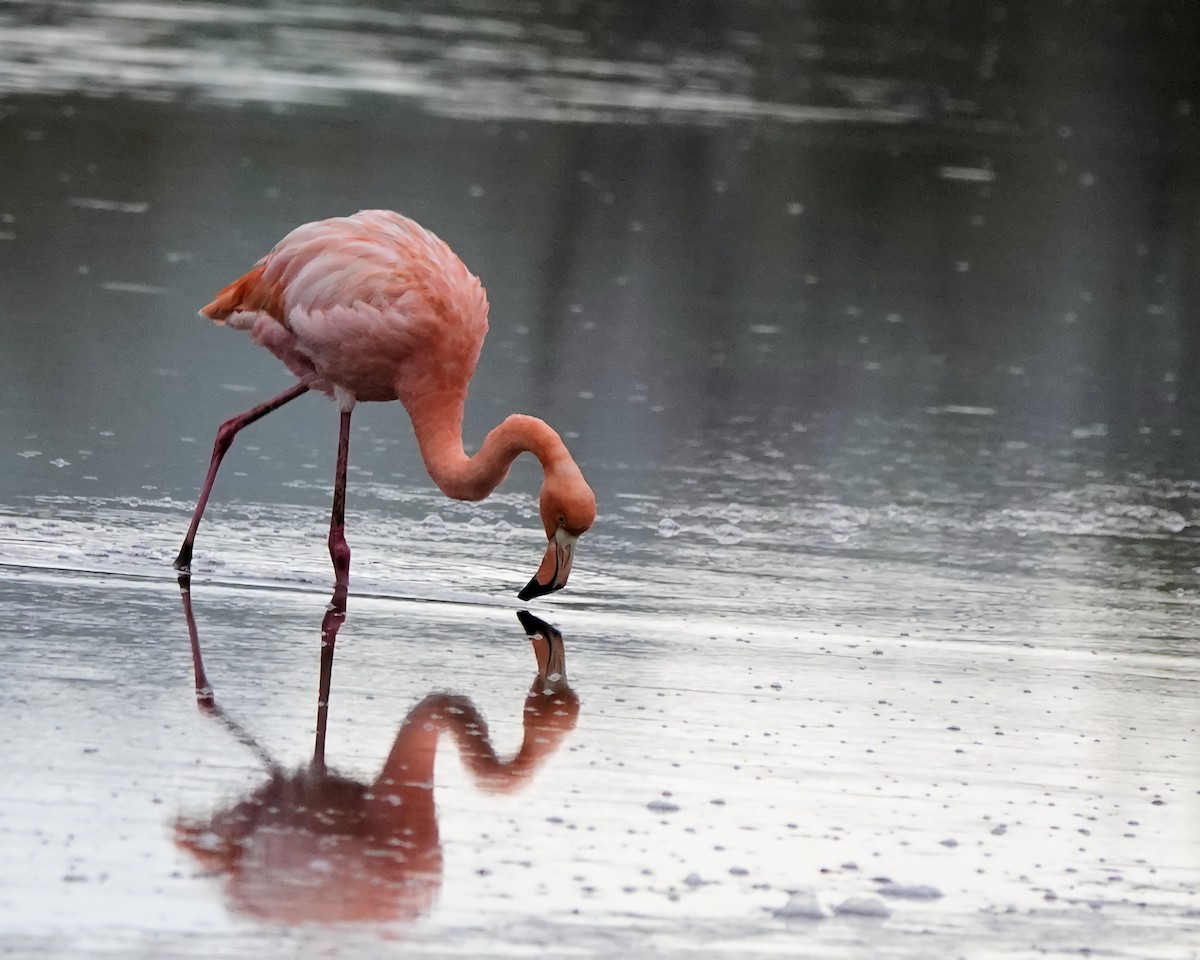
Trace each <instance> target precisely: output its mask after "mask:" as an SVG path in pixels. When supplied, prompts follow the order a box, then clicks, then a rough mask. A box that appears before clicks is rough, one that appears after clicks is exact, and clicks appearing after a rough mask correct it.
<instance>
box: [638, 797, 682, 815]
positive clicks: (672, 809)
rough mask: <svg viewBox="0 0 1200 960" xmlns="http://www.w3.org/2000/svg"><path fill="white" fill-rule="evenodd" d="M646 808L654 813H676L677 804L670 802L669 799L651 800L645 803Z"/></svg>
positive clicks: (677, 810)
mask: <svg viewBox="0 0 1200 960" xmlns="http://www.w3.org/2000/svg"><path fill="white" fill-rule="evenodd" d="M646 809H647V810H651V811H653V812H654V813H678V812H679V804H677V803H671V801H670V800H651V801H650V802H649V803H648V804H646Z"/></svg>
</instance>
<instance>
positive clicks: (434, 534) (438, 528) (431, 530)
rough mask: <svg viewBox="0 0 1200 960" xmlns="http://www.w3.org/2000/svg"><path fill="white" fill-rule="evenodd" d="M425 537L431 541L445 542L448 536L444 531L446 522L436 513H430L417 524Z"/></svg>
mask: <svg viewBox="0 0 1200 960" xmlns="http://www.w3.org/2000/svg"><path fill="white" fill-rule="evenodd" d="M417 526H418V527H420V528H421V531H422V532H423V533H424V534H425V536H427V537H429V538H430V539H431V540H445V539H446V537H448V536H450V531H449V530H447V529H446V521H445V520H443V519H442V518H441V517H440V516H438V515H437V514H436V513H431V514H429V516H427V517H426V518H425V519H424V520H421V521H420V522H419V523H418V524H417Z"/></svg>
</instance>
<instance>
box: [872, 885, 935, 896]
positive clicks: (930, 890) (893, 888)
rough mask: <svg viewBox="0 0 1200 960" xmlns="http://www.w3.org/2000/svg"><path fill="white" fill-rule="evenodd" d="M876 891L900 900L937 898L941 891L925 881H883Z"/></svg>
mask: <svg viewBox="0 0 1200 960" xmlns="http://www.w3.org/2000/svg"><path fill="white" fill-rule="evenodd" d="M876 892H877V893H881V894H883V895H884V896H885V897H896V898H897V899H901V900H937V899H938V898H939V897H941V896H942V891H941V890H939V889H938V888H937V887H932V886H930V885H929V884H926V883H910V884H905V883H885V884H884V885H883V886H882V887H880V888H879V890H878V891H876Z"/></svg>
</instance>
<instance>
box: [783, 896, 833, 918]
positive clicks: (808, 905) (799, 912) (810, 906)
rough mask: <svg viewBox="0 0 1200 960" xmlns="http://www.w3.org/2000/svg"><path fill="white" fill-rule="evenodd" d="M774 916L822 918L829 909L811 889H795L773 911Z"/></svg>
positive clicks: (827, 914)
mask: <svg viewBox="0 0 1200 960" xmlns="http://www.w3.org/2000/svg"><path fill="white" fill-rule="evenodd" d="M775 916H777V917H781V918H783V919H786V920H793V919H794V920H824V919H825V918H826V917H828V916H829V910H828V908H826V907H825V905H824V904H822V903H821V901H820V900H819V899H817V895H816V894H815V893H813V892H812V891H811V890H797V891H796V892H795V893H793V894H792V895H791V896H790V897H788V902H787V903H785V904H784V905H783V906H782V907H780V908H779V909H778V910H776V911H775Z"/></svg>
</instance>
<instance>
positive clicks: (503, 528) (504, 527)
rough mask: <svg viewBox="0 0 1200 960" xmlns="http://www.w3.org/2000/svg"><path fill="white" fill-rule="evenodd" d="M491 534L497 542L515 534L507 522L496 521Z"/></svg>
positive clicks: (514, 529)
mask: <svg viewBox="0 0 1200 960" xmlns="http://www.w3.org/2000/svg"><path fill="white" fill-rule="evenodd" d="M492 532H493V533H494V534H495V537H496V539H497V540H507V539H508V538H509V537H511V536H512V535H513V534H514V533H515V532H516V528H515V527H514V526H513V525H512V524H511V523H509V522H508V521H507V520H497V521H496V525H495V526H494V527H492Z"/></svg>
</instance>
